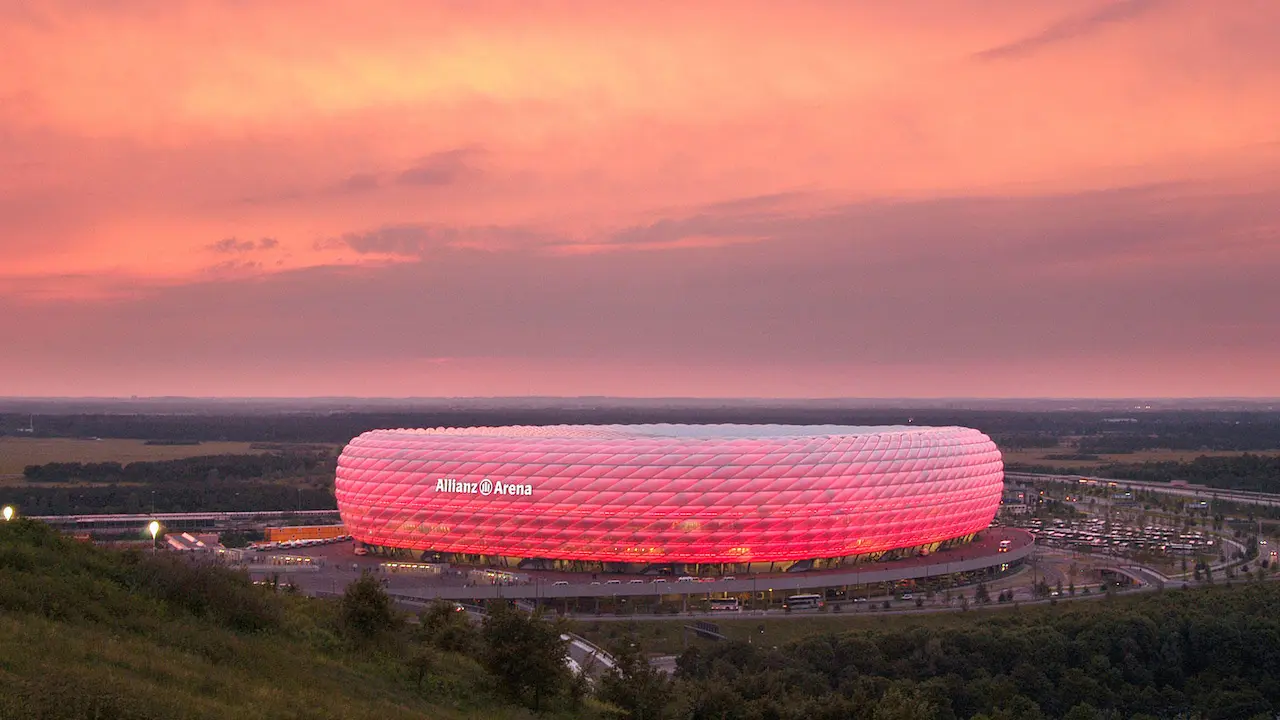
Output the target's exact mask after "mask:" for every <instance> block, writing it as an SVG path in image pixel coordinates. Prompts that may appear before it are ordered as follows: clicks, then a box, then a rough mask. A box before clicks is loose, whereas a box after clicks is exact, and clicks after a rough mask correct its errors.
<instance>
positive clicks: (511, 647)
mask: <svg viewBox="0 0 1280 720" xmlns="http://www.w3.org/2000/svg"><path fill="white" fill-rule="evenodd" d="M562 626H563V621H556V622H548V621H546V620H543V618H542V615H541V613H538V614H534V615H530V614H528V613H524V612H521V611H519V610H517V609H515V608H513V607H511V606H510V605H507V604H506V603H495V604H493V605H491V606H490V608H489V614H488V615H487V616H485V619H484V625H483V627H482V629H481V636H482V637H483V639H484V649H483V652H482V654H481V662H482V663H483V664H484V666H485V667H486V668H487V669H488V670H489V672H491V673H493V675H494V677H496V678H497V679H498V682H499V684H500V685H501V688H502V690H503V691H504V692H505V693H506V694H507V696H508V697H510V698H512V699H513V700H516V701H517V702H521V703H525V704H527V705H528V706H529V707H531V708H532V709H533V710H535V711H537V710H541V709H542V701H543V699H544V698H551V697H554V696H556V695H558V694H560V693H562V692H567V691H568V690H569V686H570V681H571V679H572V678H571V677H570V670H569V667H568V665H567V664H566V662H565V658H566V657H567V656H568V652H569V641H568V639H567V637H568V636H567V635H565V634H564V629H563V627H562Z"/></svg>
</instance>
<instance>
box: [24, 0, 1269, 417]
mask: <svg viewBox="0 0 1280 720" xmlns="http://www.w3.org/2000/svg"><path fill="white" fill-rule="evenodd" d="M1277 28H1280V5H1277V4H1276V3H1274V2H1271V1H1270V0H1233V2H1230V3H1209V2H1200V1H1199V0H1112V1H1110V2H1108V1H1107V0H1093V1H1090V2H1066V1H1063V2H1055V3H1027V2H1023V1H1021V0H970V1H961V0H946V1H943V0H939V1H938V2H923V1H922V2H912V3H831V2H816V1H815V2H793V3H764V2H760V3H754V2H741V1H734V2H702V3H661V4H659V3H598V2H581V3H568V2H528V1H516V0H512V1H511V2H477V3H435V4H430V3H421V2H403V3H393V2H380V3H373V4H366V5H365V6H363V7H362V6H361V5H360V4H357V3H349V2H336V1H335V2H301V1H298V2H283V1H282V2H254V3H245V2H238V1H233V0H224V1H218V0H199V1H196V0H191V1H182V0H178V1H174V0H163V1H162V0H139V1H137V2H129V1H128V0H123V1H121V2H110V3H77V2H70V1H69V0H67V1H65V2H64V1H62V0H51V1H49V2H41V3H22V2H17V1H16V0H0V47H4V48H5V52H4V54H5V57H6V61H5V62H4V63H2V64H0V250H2V251H3V255H2V256H0V257H3V264H0V333H2V335H0V336H3V337H4V338H5V343H6V344H5V346H4V348H3V349H0V395H135V394H136V395H156V394H169V395H278V396H285V395H342V394H355V395H393V396H405V395H524V394H539V395H556V394H559V395H582V394H614V395H636V396H653V395H704V396H705V395H773V396H978V395H984V396H1063V395H1067V396H1128V395H1164V396H1186V395H1197V396H1204V395H1232V396H1276V395H1280V372H1277V369H1278V368H1280V360H1278V359H1277V358H1278V357H1280V354H1278V351H1280V280H1277V279H1276V278H1280V174H1278V173H1277V171H1278V170H1280V30H1277Z"/></svg>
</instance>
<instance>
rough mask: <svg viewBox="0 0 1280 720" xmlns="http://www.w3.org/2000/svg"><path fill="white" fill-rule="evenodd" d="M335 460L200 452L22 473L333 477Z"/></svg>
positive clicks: (141, 479)
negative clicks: (168, 457) (186, 456)
mask: <svg viewBox="0 0 1280 720" xmlns="http://www.w3.org/2000/svg"><path fill="white" fill-rule="evenodd" d="M334 466H335V460H334V458H333V456H332V454H330V453H328V452H315V451H311V452H294V453H283V454H274V453H263V454H260V455H202V456H198V457H190V458H182V459H179V460H143V461H138V462H132V463H129V464H128V465H121V464H120V463H117V462H100V463H80V462H52V463H46V464H44V465H28V466H27V467H26V468H25V469H24V470H23V471H22V475H23V477H25V478H26V479H27V480H30V481H31V482H81V483H145V484H165V483H191V482H200V481H207V482H217V481H219V480H225V481H229V482H234V481H237V480H247V479H252V478H283V477H300V476H309V475H316V474H328V475H332V473H333V471H334Z"/></svg>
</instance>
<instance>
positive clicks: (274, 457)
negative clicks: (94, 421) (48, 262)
mask: <svg viewBox="0 0 1280 720" xmlns="http://www.w3.org/2000/svg"><path fill="white" fill-rule="evenodd" d="M335 463H336V461H335V459H334V457H333V453H332V452H331V451H328V450H319V451H309V452H292V453H286V454H262V455H210V456H204V457H192V458H184V459H181V460H163V461H142V462H134V463H129V464H128V465H121V464H120V463H113V462H106V463H47V464H45V465H31V466H29V467H27V468H26V470H25V471H24V472H23V475H24V476H25V477H26V478H27V479H28V480H29V481H31V483H33V484H29V485H26V486H22V487H17V486H14V487H6V488H0V501H3V502H6V503H13V504H16V505H18V507H19V508H20V509H21V511H22V512H23V513H24V514H26V515H77V514H88V513H141V512H151V511H155V512H205V511H250V510H331V509H334V508H336V507H337V505H336V501H335V500H334V496H333V477H334V471H335Z"/></svg>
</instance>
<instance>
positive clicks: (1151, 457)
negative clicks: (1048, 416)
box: [1004, 447, 1280, 468]
mask: <svg viewBox="0 0 1280 720" xmlns="http://www.w3.org/2000/svg"><path fill="white" fill-rule="evenodd" d="M1073 452H1075V450H1074V449H1073V448H1066V447H1058V448H1032V449H1028V450H1005V451H1004V462H1005V464H1006V465H1013V464H1018V465H1047V466H1049V467H1055V468H1071V467H1079V468H1096V467H1101V466H1103V465H1106V464H1108V463H1144V462H1191V461H1192V460H1195V459H1196V458H1198V457H1200V456H1201V455H1205V456H1210V457H1231V456H1236V455H1243V454H1244V453H1241V452H1235V451H1231V450H1139V451H1137V452H1132V453H1122V454H1110V455H1098V456H1097V457H1098V459H1097V460H1054V459H1050V458H1047V457H1046V456H1048V455H1070V454H1071V453H1073ZM1254 454H1255V455H1280V450H1263V451H1259V452H1255V453H1254Z"/></svg>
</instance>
